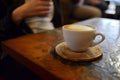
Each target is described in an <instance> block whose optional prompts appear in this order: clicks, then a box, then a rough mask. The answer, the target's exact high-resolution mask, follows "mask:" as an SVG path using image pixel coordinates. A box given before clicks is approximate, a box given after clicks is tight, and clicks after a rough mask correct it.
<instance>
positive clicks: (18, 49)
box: [0, 0, 120, 80]
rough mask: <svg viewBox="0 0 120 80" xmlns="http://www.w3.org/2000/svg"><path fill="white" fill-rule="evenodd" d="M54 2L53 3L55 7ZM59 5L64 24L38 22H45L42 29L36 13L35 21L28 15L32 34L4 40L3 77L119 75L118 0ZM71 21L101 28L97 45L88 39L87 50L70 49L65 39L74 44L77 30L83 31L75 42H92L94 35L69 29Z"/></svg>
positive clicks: (113, 79) (45, 79)
mask: <svg viewBox="0 0 120 80" xmlns="http://www.w3.org/2000/svg"><path fill="white" fill-rule="evenodd" d="M6 1H7V0H6ZM27 1H29V0H27ZM27 1H26V2H27ZM31 1H32V0H31ZM36 1H37V0H36ZM39 1H40V0H39ZM46 1H49V0H46ZM56 1H57V0H56ZM58 1H59V0H58ZM0 2H1V1H0ZM33 2H34V0H33ZM53 2H54V0H53ZM0 5H1V4H0ZM33 5H34V4H33ZM55 7H56V4H54V3H53V11H54V10H55ZM57 8H59V9H58V10H60V11H58V12H60V13H61V15H62V23H63V24H62V25H60V26H61V27H58V28H54V27H49V26H51V23H50V24H47V26H46V27H45V28H44V27H43V26H44V24H38V25H39V26H40V25H43V26H42V27H43V28H41V29H40V30H38V28H36V25H34V26H35V27H33V25H32V22H31V21H37V20H38V18H37V19H36V20H35V18H33V20H31V21H30V18H28V19H26V23H27V24H29V23H30V24H29V26H30V27H31V28H32V29H33V32H34V33H33V34H26V35H22V36H17V37H15V38H10V39H6V40H3V41H1V46H2V52H1V53H0V80H120V0H60V7H57ZM6 13H7V12H6ZM27 14H29V13H27ZM52 15H53V16H54V15H55V12H54V13H53V14H52ZM17 16H19V15H17ZM57 17H59V15H57ZM31 19H32V18H31ZM42 19H43V17H42V18H41V20H42ZM58 19H59V18H57V19H56V20H58ZM27 20H28V21H27ZM0 21H2V19H1V18H0ZM39 21H40V20H39ZM0 24H1V22H0ZM58 24H59V23H56V25H58ZM72 24H73V25H74V24H75V25H76V24H77V26H79V25H82V26H88V27H92V28H94V30H93V31H96V32H101V33H98V34H95V35H94V37H95V40H94V39H93V40H94V41H97V40H98V43H96V44H97V45H96V44H95V45H94V43H93V45H94V46H92V44H90V45H89V46H88V47H87V49H86V50H85V51H74V50H73V51H72V50H71V49H69V48H68V47H69V45H68V47H67V44H68V43H67V44H66V42H69V41H70V43H71V44H70V43H69V44H70V46H71V45H72V43H74V42H73V40H75V39H72V38H74V36H77V35H79V36H82V39H83V42H80V43H77V44H81V45H84V44H82V43H87V44H89V43H88V42H89V39H90V38H91V36H92V35H91V33H92V32H91V33H89V31H88V34H87V32H86V35H87V38H85V39H84V38H83V37H84V36H83V34H84V32H83V33H82V31H81V33H80V34H79V28H76V29H77V30H76V33H75V34H74V33H73V34H72V32H71V33H69V32H68V34H67V30H66V29H65V28H63V26H64V25H68V26H69V25H72ZM38 25H37V26H38ZM0 27H1V25H0ZM68 29H69V28H68ZM37 31H38V32H37ZM65 31H66V32H65ZM68 31H73V32H74V30H68ZM77 31H78V33H77ZM94 33H95V32H94ZM63 34H64V35H63ZM13 35H14V34H13ZM73 35H74V36H73ZM66 36H67V38H68V37H69V39H67V38H66V39H65V37H66ZM96 36H97V37H96ZM101 38H102V39H101ZM77 39H79V38H77ZM80 39H81V38H80ZM99 39H100V40H101V41H99ZM85 41H86V42H85ZM92 42H93V41H92ZM73 47H74V46H72V47H71V48H73ZM80 47H81V46H80ZM75 49H77V48H75ZM0 50H1V49H0Z"/></svg>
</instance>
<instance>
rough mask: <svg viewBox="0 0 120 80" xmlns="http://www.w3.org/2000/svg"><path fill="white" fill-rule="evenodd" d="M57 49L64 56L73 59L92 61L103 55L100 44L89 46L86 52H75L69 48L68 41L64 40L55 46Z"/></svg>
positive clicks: (57, 52)
mask: <svg viewBox="0 0 120 80" xmlns="http://www.w3.org/2000/svg"><path fill="white" fill-rule="evenodd" d="M55 51H56V54H58V55H59V56H61V57H62V58H64V59H67V60H72V61H92V60H95V59H97V58H100V57H101V56H102V49H101V47H100V46H99V45H97V46H94V47H89V48H88V50H86V51H84V52H74V51H72V50H70V49H69V48H67V45H66V42H62V43H59V44H58V45H57V46H56V47H55Z"/></svg>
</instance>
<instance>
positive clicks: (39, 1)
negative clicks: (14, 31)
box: [12, 0, 50, 23]
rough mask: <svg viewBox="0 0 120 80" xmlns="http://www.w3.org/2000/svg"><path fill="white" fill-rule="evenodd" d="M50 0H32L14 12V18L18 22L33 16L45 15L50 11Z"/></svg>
mask: <svg viewBox="0 0 120 80" xmlns="http://www.w3.org/2000/svg"><path fill="white" fill-rule="evenodd" d="M49 7H50V0H30V1H28V2H26V3H24V4H23V5H21V6H20V7H18V8H16V9H15V10H14V11H13V13H12V18H13V20H14V21H15V22H16V23H19V22H20V21H21V20H22V19H24V18H26V17H32V16H45V15H47V14H48V12H49Z"/></svg>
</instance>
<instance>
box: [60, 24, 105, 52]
mask: <svg viewBox="0 0 120 80" xmlns="http://www.w3.org/2000/svg"><path fill="white" fill-rule="evenodd" d="M62 30H63V37H64V40H65V42H66V43H67V47H68V48H69V49H71V50H73V51H86V50H87V49H88V48H89V47H92V46H95V45H98V44H100V43H101V42H102V41H103V40H104V39H105V36H104V34H102V33H100V32H96V30H95V29H94V28H92V27H90V26H87V25H80V24H69V25H64V26H63V27H62ZM98 35H99V36H101V39H100V40H99V41H97V42H94V40H95V38H96V36H98Z"/></svg>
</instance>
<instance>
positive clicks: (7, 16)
mask: <svg viewBox="0 0 120 80" xmlns="http://www.w3.org/2000/svg"><path fill="white" fill-rule="evenodd" d="M49 2H50V0H31V1H30V2H27V3H25V1H24V0H0V52H1V53H2V49H1V41H4V40H7V39H11V38H15V37H18V36H22V35H26V34H32V33H33V31H32V29H31V28H30V27H29V26H28V24H26V22H25V19H26V18H29V17H34V16H40V17H44V16H46V15H47V14H48V12H49V7H50V4H49ZM53 3H54V4H53V6H54V16H53V19H52V21H51V22H53V24H54V27H60V26H61V25H62V21H61V14H60V6H59V0H53Z"/></svg>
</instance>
